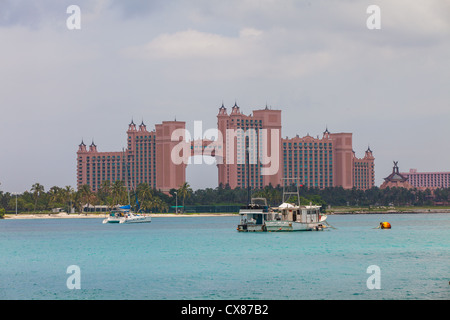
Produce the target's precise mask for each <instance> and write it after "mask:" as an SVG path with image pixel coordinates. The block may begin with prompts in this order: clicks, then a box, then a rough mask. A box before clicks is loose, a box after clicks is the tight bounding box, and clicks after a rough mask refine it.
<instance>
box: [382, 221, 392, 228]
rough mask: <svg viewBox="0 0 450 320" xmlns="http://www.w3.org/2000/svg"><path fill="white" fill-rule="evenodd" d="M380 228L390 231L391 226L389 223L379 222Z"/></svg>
mask: <svg viewBox="0 0 450 320" xmlns="http://www.w3.org/2000/svg"><path fill="white" fill-rule="evenodd" d="M380 228H381V229H390V228H391V224H390V223H389V222H380Z"/></svg>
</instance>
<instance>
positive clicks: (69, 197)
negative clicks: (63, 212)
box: [62, 186, 75, 213]
mask: <svg viewBox="0 0 450 320" xmlns="http://www.w3.org/2000/svg"><path fill="white" fill-rule="evenodd" d="M62 193H63V195H64V199H65V200H66V201H67V205H68V207H69V210H68V213H71V211H72V201H73V196H74V193H75V190H74V189H73V188H72V187H71V186H66V187H65V188H64V189H62Z"/></svg>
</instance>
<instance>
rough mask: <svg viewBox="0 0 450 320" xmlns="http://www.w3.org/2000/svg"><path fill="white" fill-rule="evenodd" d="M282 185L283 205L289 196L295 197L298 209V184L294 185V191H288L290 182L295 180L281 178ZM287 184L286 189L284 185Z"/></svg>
mask: <svg viewBox="0 0 450 320" xmlns="http://www.w3.org/2000/svg"><path fill="white" fill-rule="evenodd" d="M283 180H285V181H284V183H283V203H285V202H286V201H287V200H289V198H290V197H291V196H297V203H298V206H299V207H300V192H299V190H298V183H295V186H296V191H289V187H290V186H291V184H290V180H292V181H294V180H296V178H283ZM288 183H289V186H288V187H286V184H288Z"/></svg>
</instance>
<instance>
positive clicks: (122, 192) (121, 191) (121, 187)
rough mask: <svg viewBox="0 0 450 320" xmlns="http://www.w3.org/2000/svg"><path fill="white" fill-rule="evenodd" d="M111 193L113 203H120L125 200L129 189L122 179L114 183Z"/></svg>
mask: <svg viewBox="0 0 450 320" xmlns="http://www.w3.org/2000/svg"><path fill="white" fill-rule="evenodd" d="M111 194H112V196H113V204H114V205H116V204H119V203H120V202H122V201H125V198H126V194H127V190H126V188H125V184H124V182H123V181H121V180H116V181H114V183H113V184H112V187H111Z"/></svg>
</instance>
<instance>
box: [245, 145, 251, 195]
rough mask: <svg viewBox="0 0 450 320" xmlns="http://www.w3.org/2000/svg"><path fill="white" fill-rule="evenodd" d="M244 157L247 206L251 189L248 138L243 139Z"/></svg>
mask: <svg viewBox="0 0 450 320" xmlns="http://www.w3.org/2000/svg"><path fill="white" fill-rule="evenodd" d="M245 144H246V146H245V156H246V161H247V204H250V203H251V200H252V199H251V188H250V155H249V150H248V149H249V138H248V137H246V138H245Z"/></svg>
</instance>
